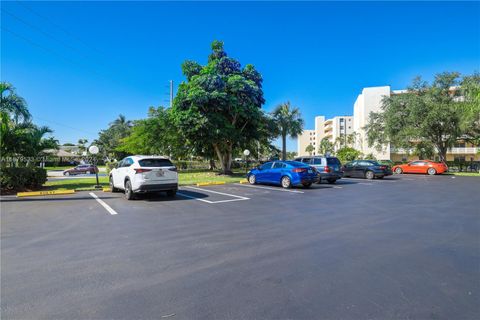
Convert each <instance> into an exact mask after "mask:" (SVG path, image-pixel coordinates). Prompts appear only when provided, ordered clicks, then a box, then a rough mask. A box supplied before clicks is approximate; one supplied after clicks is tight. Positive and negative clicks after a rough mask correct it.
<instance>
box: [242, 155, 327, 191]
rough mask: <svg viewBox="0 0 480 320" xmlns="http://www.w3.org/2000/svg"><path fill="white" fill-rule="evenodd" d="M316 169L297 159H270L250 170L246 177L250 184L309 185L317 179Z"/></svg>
mask: <svg viewBox="0 0 480 320" xmlns="http://www.w3.org/2000/svg"><path fill="white" fill-rule="evenodd" d="M318 178H319V177H318V173H317V171H316V170H315V169H314V168H312V167H310V166H309V165H307V164H305V163H302V162H298V161H272V162H267V163H265V164H263V165H261V166H260V167H257V168H255V169H252V170H250V172H249V173H248V174H247V179H248V182H250V184H256V183H267V184H279V185H281V186H282V187H284V188H290V187H292V186H300V185H302V186H304V187H306V188H308V187H310V186H311V185H312V183H314V182H317V181H318Z"/></svg>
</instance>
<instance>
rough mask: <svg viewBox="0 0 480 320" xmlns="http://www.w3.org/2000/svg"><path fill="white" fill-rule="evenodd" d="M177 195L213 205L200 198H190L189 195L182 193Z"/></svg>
mask: <svg viewBox="0 0 480 320" xmlns="http://www.w3.org/2000/svg"><path fill="white" fill-rule="evenodd" d="M177 195H179V196H181V197H185V198H189V199H195V200H198V201H202V202H206V203H213V202H212V201H209V200H205V199H201V198H198V197H193V196H190V195H188V194H185V193H181V192H177Z"/></svg>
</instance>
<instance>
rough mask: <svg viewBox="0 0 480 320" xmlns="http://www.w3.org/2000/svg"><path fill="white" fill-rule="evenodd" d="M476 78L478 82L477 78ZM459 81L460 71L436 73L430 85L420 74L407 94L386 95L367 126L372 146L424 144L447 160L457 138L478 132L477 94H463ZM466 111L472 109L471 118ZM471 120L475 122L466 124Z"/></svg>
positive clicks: (412, 146) (369, 141) (408, 146)
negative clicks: (447, 155) (379, 109)
mask: <svg viewBox="0 0 480 320" xmlns="http://www.w3.org/2000/svg"><path fill="white" fill-rule="evenodd" d="M464 79H467V80H468V78H464ZM473 81H474V82H476V83H477V84H478V77H477V78H476V80H475V79H473ZM460 83H461V81H460V74H459V73H457V72H445V73H440V74H437V75H436V76H435V79H434V80H433V82H432V83H431V84H429V83H427V82H425V81H422V79H421V78H420V77H417V78H416V79H415V80H414V81H413V83H412V85H411V86H410V87H409V88H408V91H407V92H406V93H403V94H398V95H392V96H390V97H385V98H384V100H383V104H382V111H381V112H377V113H371V114H370V119H369V122H368V124H367V126H366V130H367V137H368V143H369V145H370V146H376V147H377V148H381V146H382V145H384V144H386V143H390V144H391V145H392V146H394V147H398V148H407V149H415V148H416V146H417V145H419V144H421V145H422V146H423V148H424V149H430V148H434V149H436V150H437V152H438V155H439V157H440V160H441V161H446V154H447V150H448V149H449V148H451V147H453V145H454V144H455V142H456V141H458V140H459V139H464V138H465V137H466V135H467V134H473V135H474V134H475V131H476V130H477V132H478V117H479V113H478V100H475V99H478V95H475V94H471V95H470V94H467V95H465V94H463V95H462V93H463V92H462V90H461V87H459V84H460ZM475 101H476V102H475ZM469 108H470V109H469ZM466 110H472V111H471V116H470V117H467V116H466ZM472 119H473V120H475V119H476V121H477V122H476V124H475V122H474V121H473V122H470V125H466V122H467V121H472ZM467 127H468V128H470V130H468V129H467Z"/></svg>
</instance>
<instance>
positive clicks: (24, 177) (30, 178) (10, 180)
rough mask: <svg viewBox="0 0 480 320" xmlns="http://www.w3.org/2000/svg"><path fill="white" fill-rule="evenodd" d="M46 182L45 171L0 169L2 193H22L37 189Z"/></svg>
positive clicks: (13, 168)
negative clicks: (26, 190)
mask: <svg viewBox="0 0 480 320" xmlns="http://www.w3.org/2000/svg"><path fill="white" fill-rule="evenodd" d="M46 181H47V171H46V170H45V169H43V168H38V167H4V168H0V186H1V190H2V191H22V190H25V189H38V188H40V187H41V186H42V185H43V184H44V183H45V182H46Z"/></svg>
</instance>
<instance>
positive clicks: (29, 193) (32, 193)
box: [17, 190, 75, 197]
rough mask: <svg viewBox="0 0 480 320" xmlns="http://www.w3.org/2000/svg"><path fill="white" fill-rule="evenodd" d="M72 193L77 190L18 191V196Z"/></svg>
mask: <svg viewBox="0 0 480 320" xmlns="http://www.w3.org/2000/svg"><path fill="white" fill-rule="evenodd" d="M72 193H75V190H55V191H31V192H18V193H17V197H36V196H53V195H57V194H72Z"/></svg>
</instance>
